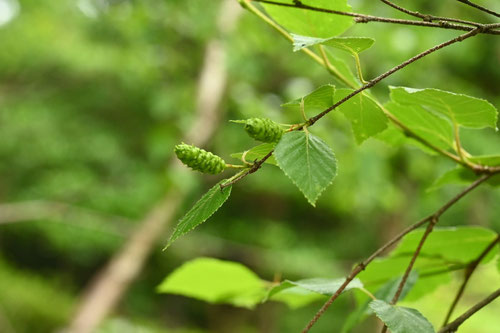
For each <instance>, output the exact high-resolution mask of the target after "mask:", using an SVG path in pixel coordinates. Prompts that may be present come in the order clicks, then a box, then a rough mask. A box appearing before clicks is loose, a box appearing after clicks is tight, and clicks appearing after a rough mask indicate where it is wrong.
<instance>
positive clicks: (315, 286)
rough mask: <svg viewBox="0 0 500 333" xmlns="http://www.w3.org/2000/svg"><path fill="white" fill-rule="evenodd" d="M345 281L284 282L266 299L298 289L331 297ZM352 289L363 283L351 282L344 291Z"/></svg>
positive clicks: (318, 279)
mask: <svg viewBox="0 0 500 333" xmlns="http://www.w3.org/2000/svg"><path fill="white" fill-rule="evenodd" d="M344 281H345V279H344V278H341V279H322V278H315V279H304V280H299V281H290V280H285V281H283V282H282V283H281V284H280V285H278V286H276V287H273V288H272V289H271V290H270V291H269V294H268V297H272V296H274V295H276V294H278V293H281V292H283V291H285V290H287V289H290V288H294V287H299V288H302V289H305V290H309V291H312V292H315V293H317V294H321V295H327V296H330V295H333V294H334V293H335V292H336V291H337V289H339V287H340V286H341V285H342V284H343V283H344ZM354 288H363V283H361V281H360V280H359V279H354V280H352V281H351V282H350V283H349V284H348V285H347V287H346V288H345V289H344V291H348V290H351V289H354Z"/></svg>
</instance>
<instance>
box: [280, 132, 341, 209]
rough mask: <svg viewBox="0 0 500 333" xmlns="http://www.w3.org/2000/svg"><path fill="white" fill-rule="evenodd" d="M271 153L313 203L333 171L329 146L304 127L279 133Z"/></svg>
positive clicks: (332, 155) (333, 157) (331, 153)
mask: <svg viewBox="0 0 500 333" xmlns="http://www.w3.org/2000/svg"><path fill="white" fill-rule="evenodd" d="M274 155H275V156H276V160H277V161H278V165H279V167H280V168H281V170H283V172H284V173H285V174H286V175H287V176H288V177H289V178H290V179H291V180H292V182H293V183H294V184H295V185H296V186H297V187H298V188H299V190H300V191H301V192H302V193H303V194H304V196H305V197H306V198H307V200H308V201H309V203H311V205H313V206H314V205H315V203H316V200H317V199H318V197H319V195H320V194H321V193H322V192H323V191H324V190H325V188H326V187H328V185H330V184H331V182H332V181H333V178H335V175H336V174H337V161H336V159H335V155H334V154H333V152H332V150H331V149H330V147H328V145H327V144H326V143H325V142H324V141H323V140H321V139H320V138H318V137H316V136H314V135H313V134H311V133H308V132H305V131H293V132H290V133H287V134H285V135H283V138H282V139H281V141H280V142H279V143H278V144H277V145H276V150H275V153H274Z"/></svg>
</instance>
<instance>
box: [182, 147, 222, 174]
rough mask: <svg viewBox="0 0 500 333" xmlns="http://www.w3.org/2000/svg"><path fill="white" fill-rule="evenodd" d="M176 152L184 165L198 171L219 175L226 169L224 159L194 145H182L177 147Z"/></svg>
mask: <svg viewBox="0 0 500 333" xmlns="http://www.w3.org/2000/svg"><path fill="white" fill-rule="evenodd" d="M174 152H175V155H177V158H178V159H179V160H181V162H182V163H184V164H185V165H187V166H188V167H190V168H191V169H193V170H196V171H200V172H203V173H211V174H217V173H221V172H222V171H224V169H226V162H224V160H223V159H222V158H220V157H219V156H217V155H214V154H212V153H211V152H208V151H206V150H204V149H201V148H198V147H195V146H192V145H187V144H185V143H182V144H180V145H177V146H175V149H174Z"/></svg>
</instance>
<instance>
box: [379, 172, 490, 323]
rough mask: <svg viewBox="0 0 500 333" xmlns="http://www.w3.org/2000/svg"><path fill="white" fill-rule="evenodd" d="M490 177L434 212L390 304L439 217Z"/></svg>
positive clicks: (396, 295) (395, 297)
mask: <svg viewBox="0 0 500 333" xmlns="http://www.w3.org/2000/svg"><path fill="white" fill-rule="evenodd" d="M491 176H492V175H484V176H482V177H481V178H479V179H477V180H476V181H475V182H474V183H472V184H471V185H469V186H468V187H467V188H466V189H465V190H463V191H462V192H460V193H459V194H458V195H456V196H455V197H454V198H453V199H452V200H450V201H448V202H447V203H446V204H445V205H443V206H442V207H441V208H440V209H438V210H437V211H436V213H434V214H433V215H432V216H431V219H430V223H429V225H428V226H427V229H425V232H424V234H423V235H422V238H421V239H420V242H419V243H418V246H417V248H416V249H415V252H414V253H413V255H412V257H411V260H410V263H409V264H408V266H407V267H406V270H405V272H404V274H403V277H402V278H401V281H400V282H399V285H398V289H397V291H396V294H394V297H393V298H392V300H391V304H396V303H397V302H398V300H399V297H400V296H401V293H402V292H403V288H404V286H405V284H406V281H407V280H408V276H410V273H411V271H412V269H413V265H414V264H415V261H416V260H417V258H418V256H419V254H420V251H421V250H422V247H423V246H424V243H425V241H426V240H427V237H428V236H429V235H430V234H431V232H432V230H433V229H434V226H435V225H436V224H437V223H438V222H439V217H440V216H441V215H443V213H444V212H445V211H447V210H448V209H449V208H450V207H451V206H453V205H454V204H455V203H456V202H457V201H458V200H460V199H461V198H463V197H464V196H465V195H466V194H467V193H469V192H470V191H472V190H473V189H475V188H476V187H478V186H479V185H481V184H482V183H483V182H485V181H486V180H488V179H489V178H490V177H491ZM386 331H387V326H386V325H384V327H382V331H381V333H385V332H386Z"/></svg>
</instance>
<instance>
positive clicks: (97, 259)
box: [0, 0, 500, 333]
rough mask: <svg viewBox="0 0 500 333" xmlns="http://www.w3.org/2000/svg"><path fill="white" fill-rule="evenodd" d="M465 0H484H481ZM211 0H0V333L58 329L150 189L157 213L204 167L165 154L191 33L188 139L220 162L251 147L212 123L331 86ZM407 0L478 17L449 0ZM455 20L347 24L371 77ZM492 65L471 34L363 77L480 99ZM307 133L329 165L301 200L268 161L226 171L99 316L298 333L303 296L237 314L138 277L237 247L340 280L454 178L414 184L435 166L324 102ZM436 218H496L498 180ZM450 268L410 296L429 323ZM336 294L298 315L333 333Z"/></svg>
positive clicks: (472, 289)
mask: <svg viewBox="0 0 500 333" xmlns="http://www.w3.org/2000/svg"><path fill="white" fill-rule="evenodd" d="M235 2H236V0H235ZM482 3H484V4H485V5H489V6H491V7H492V8H495V7H496V9H497V10H498V9H499V8H498V3H497V1H494V0H490V1H486V0H484V1H482ZM350 4H351V5H352V6H353V7H354V8H355V10H356V11H358V12H363V13H369V14H374V15H383V16H393V17H404V16H402V15H400V14H399V13H397V12H395V11H394V10H392V9H391V8H389V7H387V6H383V5H382V4H381V3H380V2H378V1H361V0H353V1H351V2H350ZM220 5H221V1H216V0H211V1H206V0H205V1H183V0H60V1H37V0H0V202H1V204H0V332H53V331H57V330H58V329H61V328H63V327H65V326H66V325H67V324H68V323H69V321H70V319H71V317H72V315H73V313H74V311H75V310H76V305H77V304H78V301H79V299H80V297H81V293H82V291H83V290H84V288H85V287H86V286H87V285H88V283H89V281H90V280H91V278H92V277H93V276H94V275H95V274H96V273H97V272H98V271H99V269H101V268H102V267H103V265H105V264H106V262H107V261H108V260H109V258H110V257H111V256H112V255H113V254H114V253H116V252H117V251H119V250H120V249H121V246H122V245H123V244H124V243H125V242H126V240H127V238H128V236H129V235H130V234H131V233H132V232H133V230H134V229H135V228H136V227H137V225H138V223H140V221H141V219H142V218H143V217H144V216H145V215H146V214H147V213H148V212H149V211H150V209H152V207H153V206H154V205H155V204H156V203H157V202H158V201H159V200H161V199H162V198H163V197H164V196H165V194H166V193H167V192H168V191H172V189H174V190H175V189H177V188H178V190H179V195H182V197H183V198H184V200H183V203H182V204H181V206H180V208H179V209H178V210H177V212H176V215H175V218H174V220H173V222H172V223H171V225H172V224H173V223H174V222H175V220H176V219H177V218H179V217H180V216H182V214H183V213H184V212H185V211H186V210H187V209H189V207H190V206H191V205H192V204H193V202H195V201H196V200H197V198H198V197H199V196H200V195H201V194H202V193H203V192H204V191H206V190H207V189H208V188H209V187H211V186H212V184H214V183H215V182H216V181H217V179H218V178H217V177H202V176H201V175H199V174H194V173H192V172H189V171H187V170H186V169H182V168H180V169H178V168H170V167H168V165H169V159H170V158H171V157H172V155H173V146H174V145H175V144H177V143H179V142H180V141H181V140H182V138H183V137H184V134H185V133H186V132H187V131H188V130H189V128H190V127H191V126H192V124H193V122H194V121H195V120H196V114H195V109H196V96H197V89H198V79H199V76H200V70H201V68H202V66H203V59H204V54H205V51H206V45H207V44H208V43H209V41H211V40H214V39H216V38H217V39H218V40H219V41H222V42H223V45H224V48H225V50H226V52H227V59H226V64H227V67H226V68H227V69H226V70H227V73H226V74H227V80H228V81H227V87H226V89H225V90H224V92H223V99H222V102H221V104H220V107H219V108H218V112H219V114H220V119H219V120H218V126H217V130H216V134H215V136H214V137H213V138H212V139H211V140H210V142H209V143H208V144H207V145H206V147H207V149H210V150H211V151H214V152H216V153H217V154H218V155H220V156H223V157H224V158H225V159H226V160H228V161H229V160H231V158H230V157H229V155H230V154H231V153H234V152H239V151H243V150H245V149H248V148H249V147H252V146H253V145H254V144H255V142H252V140H251V139H250V138H248V137H247V136H246V135H245V134H244V133H243V131H242V130H241V127H240V126H238V125H236V124H231V123H229V122H228V120H229V119H244V118H247V117H254V116H266V117H270V118H273V119H274V120H277V121H280V122H283V123H294V122H297V121H300V115H297V114H287V113H285V112H283V111H282V110H280V107H279V105H280V104H281V103H283V102H286V101H288V100H291V99H294V98H297V97H300V96H302V95H304V94H306V93H308V92H310V91H312V90H313V89H314V88H315V87H317V86H319V85H322V84H326V83H333V84H335V82H334V81H333V80H332V78H331V76H329V75H328V73H327V72H326V71H325V70H324V69H322V68H321V67H320V66H318V65H317V64H316V63H314V62H312V61H311V60H310V59H309V58H307V57H306V56H305V55H304V54H301V53H293V52H292V47H291V45H290V44H289V43H288V42H287V41H286V40H284V39H283V38H281V36H279V35H278V34H277V33H276V32H275V31H273V30H272V29H271V28H269V27H268V26H267V25H265V24H264V23H263V22H262V21H260V20H259V19H258V18H256V17H255V16H253V15H251V14H250V13H247V12H245V13H242V14H241V16H240V17H239V18H238V21H237V23H236V27H235V29H234V30H233V31H231V32H227V33H224V34H222V33H220V31H218V28H217V24H216V20H217V17H218V15H219V14H220V12H219V10H220V9H219V8H220ZM411 5H412V9H414V10H421V11H423V12H429V13H434V14H437V15H450V16H456V17H461V18H466V19H473V20H478V21H481V22H491V21H488V20H489V18H488V17H486V16H484V15H483V14H482V13H480V12H476V11H474V10H472V9H470V8H468V7H466V6H464V5H461V4H459V3H457V2H455V1H451V0H447V1H430V0H427V1H418V3H417V2H415V3H412V4H411ZM234 15H237V14H234ZM456 34H457V33H456V32H453V31H446V30H429V29H426V28H419V27H405V26H387V25H382V24H377V23H370V24H360V25H355V26H353V27H352V28H350V29H349V30H348V31H347V33H346V34H345V35H354V36H367V37H373V38H375V39H376V44H375V46H374V47H373V48H371V49H370V50H368V51H366V52H364V53H363V54H362V55H361V60H362V63H363V68H364V71H365V77H368V78H371V77H374V76H376V75H378V74H380V73H382V72H384V71H386V70H387V69H389V68H391V67H392V66H394V65H396V64H398V63H400V62H402V61H404V60H406V59H407V58H409V57H411V56H413V55H414V54H416V53H418V52H420V51H422V50H424V49H426V48H429V47H431V46H433V45H434V44H436V43H438V42H441V41H444V40H446V39H449V38H451V37H452V36H455V35H456ZM499 61H500V43H499V40H498V37H497V36H486V35H481V36H478V37H476V38H473V39H470V40H467V41H466V42H464V43H460V45H454V46H452V47H450V48H448V49H445V50H443V51H442V52H439V53H436V54H433V55H431V56H429V57H427V58H426V59H424V60H422V61H420V62H418V63H415V64H413V65H411V66H410V67H408V68H407V69H405V70H403V71H400V72H398V73H397V74H395V75H393V76H391V77H390V78H388V79H387V80H385V81H384V82H382V83H381V84H379V85H378V86H377V87H376V88H374V89H373V91H374V93H375V94H376V95H377V96H379V97H380V100H382V101H386V100H387V99H388V89H387V85H401V86H411V87H414V88H440V89H444V90H448V91H453V92H457V93H465V94H468V95H471V96H475V97H480V98H485V99H487V100H489V101H490V102H491V103H492V104H494V105H495V106H496V107H497V108H498V106H499V105H500V66H499ZM312 131H313V132H314V133H316V134H317V135H319V136H321V137H322V138H323V139H324V140H325V141H327V142H328V143H329V144H330V145H331V146H332V147H333V149H334V151H335V153H336V155H337V159H338V161H339V173H338V176H337V178H336V179H335V181H334V183H333V185H332V186H330V187H329V188H328V190H327V191H326V192H325V193H324V194H323V195H322V197H321V198H320V200H319V201H318V203H317V208H312V207H311V206H310V205H309V204H308V203H307V201H306V200H305V199H304V198H303V197H302V195H301V193H300V192H299V191H298V190H297V189H296V188H295V187H294V186H293V184H292V183H291V182H290V181H289V180H288V179H287V178H286V177H285V176H284V175H282V173H281V172H280V171H279V170H278V169H277V168H274V167H272V166H266V167H265V168H264V169H263V170H261V171H259V172H258V173H257V174H254V175H252V176H251V177H248V178H246V179H245V180H244V181H242V182H240V183H238V184H237V185H236V186H234V188H233V194H232V196H231V198H230V199H229V201H228V203H227V204H226V205H225V206H224V207H223V208H222V209H221V210H220V211H219V212H217V214H216V215H215V216H214V217H213V218H212V219H210V221H209V222H208V223H206V224H203V225H202V226H201V227H200V228H198V229H197V230H196V231H195V232H193V233H191V234H189V235H187V236H185V237H183V238H182V239H181V240H179V241H178V242H176V243H175V244H174V245H173V246H172V247H171V248H169V249H168V250H167V251H165V252H162V251H161V249H162V248H163V246H164V244H165V242H166V239H167V237H168V235H169V232H170V228H168V229H166V230H164V232H163V234H162V236H161V237H160V242H159V243H157V244H155V246H154V249H153V253H152V256H151V257H150V258H149V259H148V261H147V263H146V265H145V267H144V269H143V270H142V272H141V274H140V276H139V278H138V279H137V280H135V281H134V282H133V284H132V285H131V288H130V289H129V290H127V292H126V294H125V295H124V297H123V299H122V301H121V302H120V303H119V305H118V306H117V308H116V309H114V311H113V312H112V314H111V316H109V318H108V319H106V321H105V322H104V323H103V325H102V326H101V328H100V331H102V332H295V331H298V330H300V329H301V328H302V327H303V325H304V324H305V323H306V322H307V321H308V320H309V319H310V318H311V317H312V315H313V314H314V313H315V311H316V310H317V309H318V308H319V306H320V305H321V303H314V304H312V305H310V306H308V307H305V308H301V309H289V308H287V307H286V306H285V305H283V304H278V303H267V304H264V305H261V306H259V307H257V309H256V310H254V311H250V310H246V309H240V308H235V307H231V306H228V305H211V304H207V303H204V302H201V301H197V300H194V299H189V298H185V297H182V296H174V295H163V294H157V293H156V292H155V288H156V286H157V285H158V284H159V283H160V282H161V281H162V279H163V278H164V277H165V276H166V275H168V274H169V273H170V272H172V271H173V270H174V269H175V268H176V267H178V266H179V265H181V264H182V263H183V262H185V261H187V260H190V259H192V258H196V257H200V256H209V257H216V258H221V259H227V260H233V261H238V262H240V263H243V264H244V265H246V266H248V267H250V268H251V269H252V270H253V271H255V272H256V273H257V274H258V275H259V276H260V277H262V278H264V279H267V280H273V279H274V277H275V276H281V277H282V278H288V279H299V278H306V277H341V276H343V275H344V274H345V272H347V271H348V270H349V268H350V267H351V265H352V264H353V263H355V262H356V261H358V260H360V259H361V258H364V257H366V256H367V255H369V254H370V253H371V252H372V251H373V250H374V249H375V248H376V247H377V246H378V245H381V244H382V243H383V242H384V241H385V240H387V239H389V238H390V235H394V234H395V233H396V232H397V231H399V230H401V229H402V228H403V227H404V226H405V225H408V224H409V223H411V222H413V221H415V220H416V219H418V218H419V217H422V216H424V215H426V214H428V213H430V212H432V211H433V209H436V208H437V207H439V206H440V205H441V204H442V203H443V202H445V201H446V200H447V199H448V198H450V197H452V196H453V195H454V194H455V193H457V191H459V189H460V187H458V186H447V187H444V188H442V189H440V190H438V191H433V192H428V191H427V188H428V187H429V186H430V185H431V184H432V183H433V181H434V180H435V179H436V178H437V177H438V176H439V175H440V174H442V173H443V172H444V171H446V170H448V169H450V168H452V167H453V165H452V163H451V162H449V161H447V160H444V159H443V158H441V157H437V156H429V155H425V154H424V153H422V152H420V151H418V150H417V149H415V148H412V147H396V148H395V147H391V146H388V145H386V144H385V143H382V142H380V141H377V140H375V139H370V140H368V141H367V142H365V143H364V144H363V145H361V146H356V144H355V142H354V139H353V135H352V132H351V129H350V125H349V123H348V122H347V120H345V119H344V118H343V117H341V116H340V115H333V116H331V117H329V118H327V119H324V120H322V121H321V122H318V124H317V125H316V126H315V127H314V129H313V130H312ZM464 135H466V136H467V140H466V141H465V142H464V144H465V147H466V148H467V149H468V150H469V151H471V152H472V153H475V154H485V153H490V154H491V153H496V154H499V153H500V136H499V134H498V132H495V131H493V130H483V131H471V132H470V133H464ZM188 143H189V142H188ZM234 162H236V161H234ZM9 214H10V215H9ZM16 214H18V215H16ZM440 223H441V225H443V226H446V225H479V226H484V227H488V228H491V229H493V230H496V231H497V232H500V191H498V190H496V191H495V190H494V189H492V188H488V187H487V186H485V187H483V188H480V189H478V190H477V191H475V192H474V193H472V194H470V196H469V197H468V198H467V200H464V201H462V202H460V203H459V204H457V205H456V206H455V207H453V209H452V210H450V211H449V212H448V213H447V214H446V215H444V216H443V218H442V221H441V222H440ZM171 225H170V226H171ZM455 277H456V280H455V281H454V282H452V283H451V284H449V285H445V286H442V287H440V288H439V289H437V290H436V291H435V292H434V293H433V294H431V295H428V296H426V297H425V298H424V299H422V300H420V301H419V303H418V306H419V307H421V309H422V312H423V313H424V314H425V315H427V316H428V317H429V319H431V320H432V321H433V323H440V321H441V320H442V318H443V316H444V313H445V311H446V309H447V307H448V304H449V302H450V301H451V299H452V297H453V295H454V292H455V290H456V287H457V285H458V284H459V275H458V274H457V275H456V276H455ZM474 279H475V280H474ZM474 279H473V281H472V283H471V284H470V286H469V289H468V291H467V294H466V296H465V298H464V301H463V303H461V306H460V307H459V310H458V311H457V313H459V312H461V311H462V310H463V309H465V308H466V307H467V305H468V304H469V305H470V304H473V303H474V302H475V301H477V300H478V299H480V298H482V297H484V295H486V294H487V293H488V290H489V289H491V286H492V285H495V284H496V285H498V284H500V279H499V277H498V273H496V274H495V269H494V268H493V267H492V266H491V265H490V266H488V265H486V266H485V267H482V268H481V269H480V270H479V272H478V273H477V275H476V276H475V277H474ZM489 287H490V288H489ZM436 300H439V301H436ZM414 306H417V305H414ZM352 308H353V299H352V298H350V297H347V296H346V297H343V298H341V299H340V300H339V303H337V304H335V305H334V306H333V307H332V309H330V310H329V312H328V314H327V315H326V316H325V317H324V318H323V319H322V320H321V321H320V322H319V323H318V326H317V327H316V328H315V330H313V331H314V332H334V330H332V327H336V326H338V324H339V323H342V321H343V320H344V319H345V316H346V315H347V314H348V313H349V311H351V310H352ZM499 313H500V304H499V302H498V301H497V302H496V303H493V304H492V305H491V306H490V307H489V308H486V309H484V310H483V311H481V312H480V313H478V314H477V315H476V316H475V317H473V318H472V319H471V320H470V322H468V323H467V324H466V325H464V326H463V332H470V333H481V332H484V333H494V332H500V328H499V327H500V322H499V320H498V314H499ZM376 325H377V323H376V321H375V320H369V321H368V322H366V323H365V324H364V326H360V327H359V328H358V331H359V332H371V331H372V328H373V327H375V326H376ZM495 327H496V328H495ZM495 329H496V331H495ZM373 331H374V330H373Z"/></svg>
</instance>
